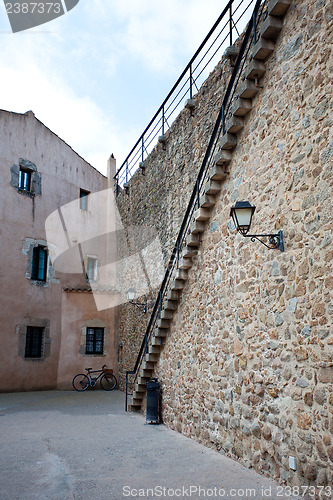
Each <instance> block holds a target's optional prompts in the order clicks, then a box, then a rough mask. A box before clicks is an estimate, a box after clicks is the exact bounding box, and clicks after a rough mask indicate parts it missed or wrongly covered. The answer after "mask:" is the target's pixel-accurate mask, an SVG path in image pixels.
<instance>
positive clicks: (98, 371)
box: [86, 369, 105, 387]
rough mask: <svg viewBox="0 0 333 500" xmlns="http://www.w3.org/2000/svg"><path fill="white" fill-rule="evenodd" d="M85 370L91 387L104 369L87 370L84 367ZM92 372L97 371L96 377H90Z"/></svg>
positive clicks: (102, 373)
mask: <svg viewBox="0 0 333 500" xmlns="http://www.w3.org/2000/svg"><path fill="white" fill-rule="evenodd" d="M86 372H87V377H88V379H89V384H90V386H91V387H94V386H95V385H96V384H97V382H98V380H99V379H100V378H101V377H102V376H103V375H104V373H105V372H104V370H103V369H102V370H87V369H86ZM93 373H99V375H98V377H92V374H93Z"/></svg>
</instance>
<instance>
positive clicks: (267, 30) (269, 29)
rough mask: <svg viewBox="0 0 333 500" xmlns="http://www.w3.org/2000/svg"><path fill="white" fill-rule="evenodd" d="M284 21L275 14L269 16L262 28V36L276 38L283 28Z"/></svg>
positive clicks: (270, 38)
mask: <svg viewBox="0 0 333 500" xmlns="http://www.w3.org/2000/svg"><path fill="white" fill-rule="evenodd" d="M282 26H283V22H282V21H281V19H279V18H278V17H275V16H267V18H266V19H265V21H264V22H263V23H262V25H261V28H260V31H259V33H260V36H261V37H262V38H268V39H269V40H276V39H277V37H278V36H279V34H280V32H281V30H282Z"/></svg>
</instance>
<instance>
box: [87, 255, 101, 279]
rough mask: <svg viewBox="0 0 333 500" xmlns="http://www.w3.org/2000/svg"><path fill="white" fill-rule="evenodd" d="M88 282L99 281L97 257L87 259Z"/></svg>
mask: <svg viewBox="0 0 333 500" xmlns="http://www.w3.org/2000/svg"><path fill="white" fill-rule="evenodd" d="M86 274H87V280H88V281H97V276H98V260H97V259H96V257H88V258H87V269H86Z"/></svg>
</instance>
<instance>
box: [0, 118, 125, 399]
mask: <svg viewBox="0 0 333 500" xmlns="http://www.w3.org/2000/svg"><path fill="white" fill-rule="evenodd" d="M0 141H1V147H0V160H1V161H0V241H1V260H0V322H1V329H0V339H1V359H2V361H1V365H0V374H1V376H0V391H17V390H31V389H47V388H56V387H57V386H59V385H61V387H70V384H71V379H72V377H73V375H74V374H75V371H82V369H83V368H84V367H85V366H97V367H99V366H100V365H102V364H107V365H110V366H111V364H113V365H114V364H115V362H116V357H115V348H114V345H115V340H114V339H115V331H114V322H115V320H114V318H115V312H114V310H113V311H111V310H110V311H108V310H103V311H98V310H97V308H96V305H95V301H94V299H93V295H92V294H91V293H87V292H85V293H77V292H75V291H72V292H71V291H68V290H69V289H70V290H71V289H73V290H77V289H79V288H80V287H81V288H87V286H88V283H87V282H86V280H85V278H84V276H83V272H81V273H78V272H77V269H76V270H75V273H73V274H69V273H68V272H66V273H61V272H59V271H57V270H55V269H54V268H53V267H52V265H49V268H48V278H47V282H46V283H45V284H38V283H36V282H33V281H32V280H31V252H32V247H33V246H34V245H37V244H42V245H44V244H46V233H45V221H46V219H47V217H48V216H49V215H50V214H52V213H53V212H55V211H57V210H58V208H61V207H62V206H64V205H66V204H68V203H70V202H73V200H77V204H78V211H79V192H80V188H82V189H84V190H87V191H90V192H91V193H95V192H98V191H102V190H105V189H107V188H108V187H109V186H110V179H109V181H108V179H107V178H106V177H105V176H103V175H102V174H100V173H99V172H98V171H97V170H95V169H94V168H93V167H92V166H91V165H89V164H88V163H87V162H85V161H84V160H83V158H81V157H80V156H79V155H78V154H76V153H75V152H74V151H73V150H72V149H71V148H70V147H69V146H68V145H67V144H66V143H65V142H64V141H62V140H61V139H60V138H59V137H58V136H57V135H55V134H54V133H53V132H51V131H50V130H49V129H48V128H47V127H46V126H45V125H44V124H42V123H41V122H40V121H39V120H38V119H36V118H35V116H34V114H33V113H32V112H28V113H26V114H17V113H11V112H7V111H0ZM20 159H24V160H26V161H29V162H31V163H32V164H34V165H35V166H36V168H37V172H38V175H39V176H40V177H41V194H40V191H39V192H38V189H39V188H38V189H37V191H36V194H35V196H27V194H26V193H23V194H22V192H20V191H19V190H18V189H17V188H16V187H15V185H13V165H14V166H15V165H16V166H17V165H19V160H20ZM111 166H112V168H113V166H114V165H113V164H112V165H111ZM112 168H111V170H112ZM14 170H15V168H14ZM14 184H15V183H14ZM89 216H90V214H89V213H87V215H86V217H89ZM62 229H63V228H60V231H61V230H62ZM48 236H49V235H48ZM55 240H56V238H55ZM49 243H50V241H49ZM56 244H57V241H55V242H52V241H51V246H52V245H53V248H52V250H50V254H51V253H52V252H55V251H56ZM29 259H30V261H29ZM67 271H68V270H67ZM64 288H66V289H67V291H66V292H64V291H63V289H64ZM89 321H90V322H91V321H92V322H94V321H95V322H97V323H96V324H99V323H98V322H99V321H100V322H102V323H103V324H104V325H105V332H106V333H105V334H106V339H105V345H107V346H108V349H107V350H105V352H104V354H103V356H92V355H90V356H89V358H90V359H89V362H87V359H86V357H87V355H85V354H84V353H83V350H82V345H81V348H80V345H79V344H80V342H79V341H76V340H77V339H79V338H81V344H82V335H83V332H84V328H85V326H86V324H88V326H92V325H93V324H94V323H92V324H90V323H87V322H89ZM102 323H101V324H102ZM31 324H32V325H33V326H42V327H45V330H44V331H45V332H46V333H45V337H46V338H44V341H43V342H44V345H43V356H42V358H40V359H27V358H25V356H24V348H25V332H26V326H27V325H31ZM75 339H76V340H75ZM114 367H115V366H114Z"/></svg>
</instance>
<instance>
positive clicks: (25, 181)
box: [19, 168, 31, 192]
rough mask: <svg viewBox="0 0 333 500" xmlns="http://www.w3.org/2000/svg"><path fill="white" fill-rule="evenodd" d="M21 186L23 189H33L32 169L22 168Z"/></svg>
mask: <svg viewBox="0 0 333 500" xmlns="http://www.w3.org/2000/svg"><path fill="white" fill-rule="evenodd" d="M19 188H20V189H23V191H29V192H30V191H31V171H30V170H26V169H24V168H20V173H19Z"/></svg>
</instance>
